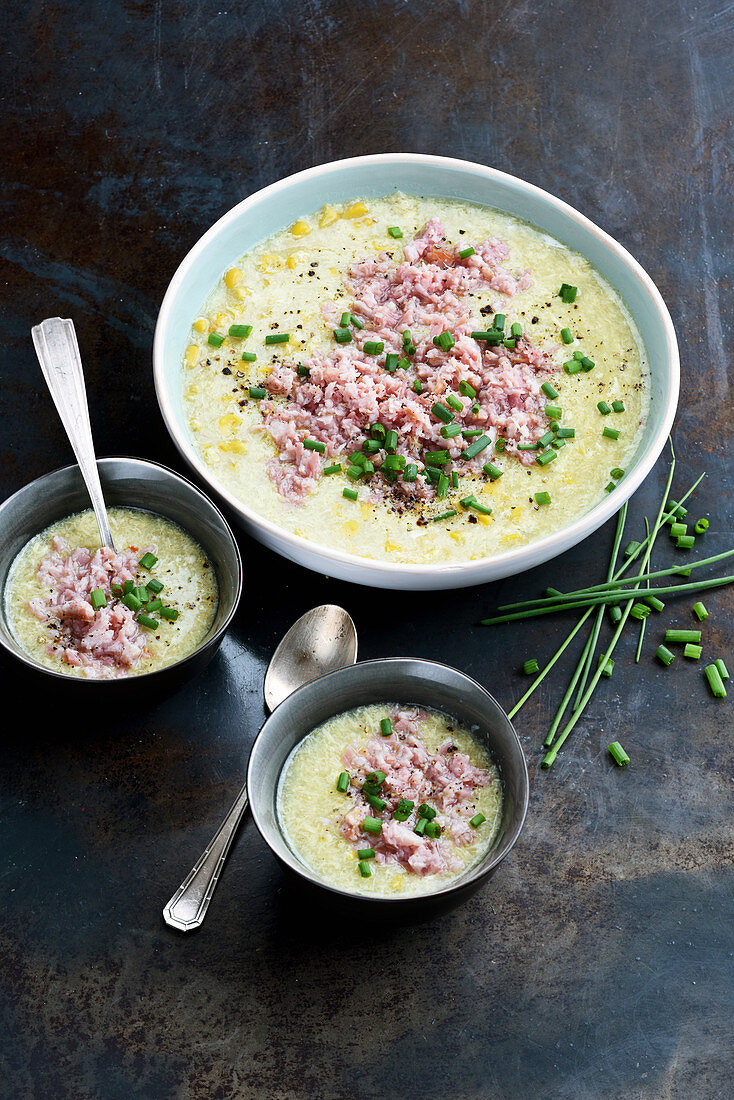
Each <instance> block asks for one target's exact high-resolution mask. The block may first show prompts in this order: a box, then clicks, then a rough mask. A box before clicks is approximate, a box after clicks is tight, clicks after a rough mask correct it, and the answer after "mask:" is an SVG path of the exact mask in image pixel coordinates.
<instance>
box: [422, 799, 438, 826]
mask: <svg viewBox="0 0 734 1100" xmlns="http://www.w3.org/2000/svg"><path fill="white" fill-rule="evenodd" d="M435 816H436V811H435V810H434V808H433V806H429V805H428V803H427V802H421V804H420V806H419V807H418V817H425V818H427V819H428V820H429V821H433V819H434V817H435Z"/></svg>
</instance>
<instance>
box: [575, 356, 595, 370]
mask: <svg viewBox="0 0 734 1100" xmlns="http://www.w3.org/2000/svg"><path fill="white" fill-rule="evenodd" d="M579 362H580V363H581V369H582V371H584V373H586V374H588V373H589V371H590V370H593V369H594V367H595V366H596V363H595V362H594V360H593V359H589V357H588V356H587V355H582V356H581V358H580V360H579Z"/></svg>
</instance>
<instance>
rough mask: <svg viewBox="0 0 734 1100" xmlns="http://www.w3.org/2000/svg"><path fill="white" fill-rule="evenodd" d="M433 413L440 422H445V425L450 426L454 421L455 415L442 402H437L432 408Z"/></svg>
mask: <svg viewBox="0 0 734 1100" xmlns="http://www.w3.org/2000/svg"><path fill="white" fill-rule="evenodd" d="M431 412H432V413H433V415H434V416H435V417H437V418H438V419H439V420H443V422H444V424H450V423H451V421H452V420H453V419H454V414H453V413H452V412H451V410H450V409H447V408H446V406H445V405H442V404H441V402H440V401H437V402H436V404H435V405H433V406H432V408H431Z"/></svg>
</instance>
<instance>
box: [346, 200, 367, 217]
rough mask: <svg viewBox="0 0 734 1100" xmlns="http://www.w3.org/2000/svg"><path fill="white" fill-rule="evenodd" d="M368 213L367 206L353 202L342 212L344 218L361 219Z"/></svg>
mask: <svg viewBox="0 0 734 1100" xmlns="http://www.w3.org/2000/svg"><path fill="white" fill-rule="evenodd" d="M366 213H367V205H366V203H363V202H353V203H351V204H350V205H349V206H348V207H347V208H346V210H343V211H342V217H343V218H361V217H362V216H363V215H364V214H366Z"/></svg>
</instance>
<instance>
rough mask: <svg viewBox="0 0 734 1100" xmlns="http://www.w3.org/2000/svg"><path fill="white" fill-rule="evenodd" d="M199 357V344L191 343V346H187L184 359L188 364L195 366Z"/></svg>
mask: <svg viewBox="0 0 734 1100" xmlns="http://www.w3.org/2000/svg"><path fill="white" fill-rule="evenodd" d="M198 358H199V349H198V347H197V345H196V344H189V346H188V347H187V348H186V354H185V355H184V359H185V360H186V363H187V365H188V366H190V367H193V366H194V364H195V363H196V361H197V359H198Z"/></svg>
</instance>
